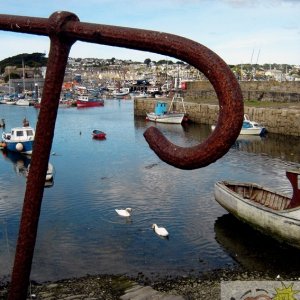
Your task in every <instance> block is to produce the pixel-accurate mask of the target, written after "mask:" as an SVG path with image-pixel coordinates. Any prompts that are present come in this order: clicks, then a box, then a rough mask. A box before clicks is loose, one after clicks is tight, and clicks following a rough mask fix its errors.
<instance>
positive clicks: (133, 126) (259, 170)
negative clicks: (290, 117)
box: [0, 100, 300, 281]
mask: <svg viewBox="0 0 300 300" xmlns="http://www.w3.org/2000/svg"><path fill="white" fill-rule="evenodd" d="M0 117H1V118H4V119H5V122H6V128H5V130H10V128H11V127H15V126H19V125H21V122H22V120H23V118H24V117H26V118H27V119H28V120H29V122H30V125H31V126H35V124H36V121H37V118H38V110H37V109H35V108H33V107H18V106H12V105H1V106H0ZM149 126H157V127H158V128H159V129H160V130H162V131H163V132H164V133H165V134H166V135H167V136H168V138H169V139H170V140H172V141H173V142H175V143H176V144H178V145H182V146H190V145H195V144H197V143H199V142H201V141H202V140H204V139H205V138H206V137H207V136H208V135H209V134H210V128H209V126H208V125H195V124H187V125H184V126H181V125H168V124H157V125H155V124H154V123H150V122H147V121H146V120H145V119H144V118H138V119H137V118H135V117H134V112H133V102H132V101H131V100H105V105H104V107H95V108H89V109H77V108H76V107H73V108H61V109H59V112H58V116H57V122H56V129H55V137H54V141H53V146H52V151H51V157H50V162H51V163H52V164H53V165H54V167H55V170H56V173H55V178H54V185H53V186H52V187H49V188H45V191H44V198H43V203H42V210H41V216H40V222H39V228H38V237H37V242H36V247H35V253H34V259H33V265H32V272H31V279H32V280H37V281H47V280H58V279H63V278H69V277H79V276H83V275H86V274H127V275H136V274H138V273H139V272H142V273H143V274H145V275H146V276H149V277H151V276H166V275H169V276H176V275H187V274H190V275H197V274H202V273H203V272H207V271H212V270H217V269H220V268H242V269H245V270H249V271H253V270H258V271H263V270H268V271H269V272H273V273H274V274H288V275H291V274H293V273H296V272H297V271H298V270H299V269H300V262H299V259H298V257H299V253H300V252H299V250H295V249H293V248H291V247H287V246H285V245H282V244H280V243H278V242H275V241H273V240H272V239H270V238H266V237H264V236H262V235H261V234H259V233H257V232H255V231H254V230H252V229H250V228H249V227H248V226H246V225H243V224H241V223H240V222H238V221H236V220H235V219H234V218H233V217H231V216H230V215H228V213H227V212H226V211H225V210H224V209H223V208H222V207H220V206H219V205H218V203H216V201H215V200H214V196H213V188H214V183H215V182H216V181H217V180H223V179H231V180H241V181H251V182H256V183H259V184H262V185H266V186H269V187H272V188H275V189H277V190H278V191H281V192H286V193H288V194H291V188H290V184H289V182H288V180H287V179H286V177H285V171H286V169H287V168H293V167H299V163H300V151H299V149H300V139H299V138H292V137H283V136H276V135H267V136H266V137H265V138H260V137H255V138H253V137H249V138H243V139H238V140H237V141H236V143H235V144H234V145H233V146H232V148H231V150H230V151H229V152H228V153H227V154H226V155H225V156H224V157H223V158H221V159H220V160H218V161H217V162H215V163H213V164H211V165H209V166H208V167H206V168H203V169H198V170H192V171H186V170H179V169H176V168H174V167H172V166H169V165H167V164H165V163H164V162H162V161H160V159H159V158H158V157H157V156H156V155H155V154H154V153H153V152H152V150H151V149H150V148H149V146H148V144H147V143H146V141H145V139H144V137H143V132H144V131H145V129H146V128H147V127H149ZM94 129H99V130H102V131H104V132H105V133H106V134H107V136H106V137H107V138H106V139H105V140H93V139H92V135H91V133H92V130H94ZM2 131H3V129H2V128H0V133H2ZM0 155H1V157H0V186H1V189H0V281H1V280H6V279H9V276H10V273H11V269H12V264H13V258H14V251H15V246H16V239H17V235H18V228H19V221H20V215H21V211H22V202H23V198H24V192H25V188H26V178H25V176H24V174H23V172H22V171H23V169H24V166H26V165H27V164H28V163H29V161H28V159H27V160H26V159H25V158H22V157H21V156H11V155H8V154H6V153H0ZM126 207H131V208H132V217H131V218H130V219H124V218H121V217H120V216H118V215H117V214H116V212H115V209H116V208H126ZM153 223H157V224H158V225H159V226H164V227H166V228H167V230H168V231H169V233H170V237H169V239H162V238H159V237H158V236H157V235H156V234H155V233H154V232H153V230H152V229H151V225H152V224H153Z"/></svg>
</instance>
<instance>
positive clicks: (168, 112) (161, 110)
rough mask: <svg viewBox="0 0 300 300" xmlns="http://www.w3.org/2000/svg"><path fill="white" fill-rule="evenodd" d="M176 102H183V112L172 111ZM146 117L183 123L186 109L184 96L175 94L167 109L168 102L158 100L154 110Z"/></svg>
mask: <svg viewBox="0 0 300 300" xmlns="http://www.w3.org/2000/svg"><path fill="white" fill-rule="evenodd" d="M175 102H181V104H182V107H183V112H176V111H172V109H173V106H174V105H175ZM146 115H147V117H146V119H147V120H149V121H152V122H157V123H169V124H181V123H182V121H183V120H184V119H185V115H186V111H185V107H184V102H183V97H179V96H177V95H175V96H174V97H173V98H172V100H171V103H170V106H169V109H167V103H166V102H160V101H158V102H157V103H156V105H155V110H154V112H151V113H146Z"/></svg>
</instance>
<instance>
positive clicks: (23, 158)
mask: <svg viewBox="0 0 300 300" xmlns="http://www.w3.org/2000/svg"><path fill="white" fill-rule="evenodd" d="M1 153H2V156H3V157H4V158H5V160H6V161H8V162H10V163H12V166H13V170H14V171H15V173H16V174H18V175H22V176H23V177H25V178H27V175H28V171H29V166H30V162H31V156H30V155H25V154H21V153H17V152H12V151H6V150H1ZM54 173H55V170H54V167H53V165H52V164H49V166H48V170H47V175H46V180H45V185H44V186H45V187H47V188H48V187H52V186H53V184H54Z"/></svg>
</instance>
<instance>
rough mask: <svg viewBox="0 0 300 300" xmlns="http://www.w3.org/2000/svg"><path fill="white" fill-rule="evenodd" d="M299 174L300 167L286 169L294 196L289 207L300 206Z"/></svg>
mask: <svg viewBox="0 0 300 300" xmlns="http://www.w3.org/2000/svg"><path fill="white" fill-rule="evenodd" d="M299 175H300V169H294V170H288V171H286V177H287V178H288V180H289V181H290V183H291V185H292V188H293V196H292V199H291V203H290V205H289V208H295V207H299V206H300V188H299V186H298V184H299V181H298V177H299Z"/></svg>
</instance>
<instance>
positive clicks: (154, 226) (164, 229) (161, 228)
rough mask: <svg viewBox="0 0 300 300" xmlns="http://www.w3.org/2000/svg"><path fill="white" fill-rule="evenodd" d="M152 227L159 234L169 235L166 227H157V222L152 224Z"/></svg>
mask: <svg viewBox="0 0 300 300" xmlns="http://www.w3.org/2000/svg"><path fill="white" fill-rule="evenodd" d="M152 229H154V231H155V233H156V234H158V235H160V236H163V237H167V236H168V235H169V232H168V231H167V229H166V228H164V227H158V226H157V224H153V225H152Z"/></svg>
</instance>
